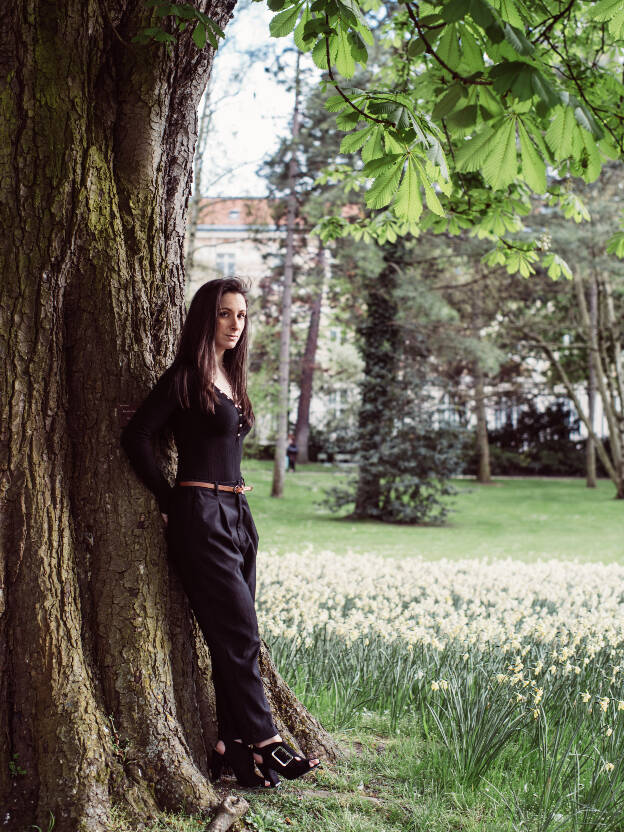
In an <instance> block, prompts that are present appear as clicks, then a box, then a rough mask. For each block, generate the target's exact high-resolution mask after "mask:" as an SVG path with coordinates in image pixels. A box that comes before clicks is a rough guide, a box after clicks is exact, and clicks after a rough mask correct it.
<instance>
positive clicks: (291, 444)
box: [286, 433, 298, 474]
mask: <svg viewBox="0 0 624 832" xmlns="http://www.w3.org/2000/svg"><path fill="white" fill-rule="evenodd" d="M297 453H298V451H297V446H296V444H295V437H294V436H293V435H292V433H291V434H290V436H289V437H288V447H287V448H286V459H287V460H288V468H287V469H286V470H287V471H292V472H293V474H294V473H295V463H296V462H297Z"/></svg>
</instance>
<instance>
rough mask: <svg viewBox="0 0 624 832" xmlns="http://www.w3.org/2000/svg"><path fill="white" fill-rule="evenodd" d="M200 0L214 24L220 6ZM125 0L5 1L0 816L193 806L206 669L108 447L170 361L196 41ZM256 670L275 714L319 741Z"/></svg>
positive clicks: (105, 820) (121, 464) (0, 138)
mask: <svg viewBox="0 0 624 832" xmlns="http://www.w3.org/2000/svg"><path fill="white" fill-rule="evenodd" d="M198 6H199V7H200V8H201V9H202V10H204V11H208V12H209V13H210V14H211V15H212V16H213V17H214V19H215V20H216V21H217V22H218V23H220V24H221V25H224V24H225V23H227V20H228V18H229V17H230V16H231V11H232V8H233V2H232V0H214V2H213V3H212V5H210V4H208V3H206V2H201V3H198ZM149 14H150V11H149V10H147V11H146V9H145V6H144V5H143V3H142V2H139V0H116V2H109V1H108V0H91V2H90V3H88V4H85V3H84V2H81V1H80V0H64V2H59V3H55V4H53V3H50V2H43V0H16V2H15V3H12V4H9V6H8V7H7V8H6V9H5V13H4V19H3V28H2V34H1V35H0V37H1V38H2V45H1V48H0V56H2V57H1V58H0V60H1V63H0V101H1V107H2V112H3V119H2V121H1V123H0V177H1V181H2V187H1V191H0V224H1V227H2V229H3V234H2V239H1V240H0V273H1V274H2V276H3V279H2V282H1V284H0V344H1V347H2V352H1V355H2V358H3V361H2V368H1V371H0V372H1V374H2V375H1V378H2V384H1V388H2V389H1V390H0V407H1V409H2V413H1V417H2V418H1V425H2V427H1V431H2V433H1V434H0V477H1V479H0V535H1V537H0V737H1V740H0V807H1V810H2V816H1V823H2V827H3V829H7V830H20V832H21V830H23V829H25V828H30V824H38V825H39V826H40V827H41V828H43V829H47V828H48V823H49V820H50V813H52V815H53V816H54V819H55V826H54V828H55V830H57V831H58V832H70V831H71V832H81V831H83V830H88V831H89V832H100V830H102V832H103V830H106V829H107V828H109V811H110V808H111V805H112V804H113V803H119V804H121V805H123V806H124V807H125V808H126V809H127V810H129V812H130V814H131V815H132V816H133V817H134V818H136V819H137V820H146V819H147V818H149V817H151V816H153V815H154V814H155V813H156V812H157V811H158V809H160V808H167V809H186V810H188V811H201V810H207V809H210V808H211V807H213V806H215V805H216V803H217V799H216V797H215V793H214V791H213V789H212V788H211V786H210V783H209V782H208V780H207V777H206V774H207V761H206V757H207V749H208V748H209V747H210V745H211V743H212V741H213V739H214V734H215V731H214V709H213V703H212V690H211V683H210V669H209V668H210V663H209V657H208V654H207V651H206V648H205V645H204V643H203V641H202V640H201V638H200V637H199V631H198V629H197V626H196V624H195V623H194V621H193V619H192V617H191V615H190V613H189V609H188V605H187V604H186V601H185V597H184V595H183V592H182V590H181V588H180V586H179V584H178V583H177V581H176V579H175V576H174V575H173V574H170V572H169V568H168V566H167V561H166V557H165V546H164V536H163V529H162V521H161V518H160V515H159V513H158V510H157V507H156V504H155V502H154V501H153V499H152V497H151V495H149V494H147V493H146V492H145V490H144V489H143V487H142V486H141V485H140V484H139V483H138V481H137V480H136V478H135V477H134V475H133V474H132V473H131V471H130V468H129V466H128V465H127V463H126V460H125V457H124V455H123V452H122V451H121V449H120V447H119V433H120V429H121V422H120V420H119V418H118V413H119V408H118V405H119V404H120V403H136V402H137V401H139V400H140V399H141V398H142V397H143V396H144V395H145V394H146V392H147V390H148V388H149V387H150V385H151V384H152V383H153V382H154V380H155V378H156V376H157V374H158V373H160V372H161V371H162V370H163V369H164V367H165V366H166V365H167V363H168V362H169V360H170V359H171V357H172V349H173V347H174V343H175V341H176V338H177V335H178V333H179V329H180V325H181V321H182V317H183V313H184V274H183V269H182V257H183V240H184V228H185V220H186V204H187V200H188V194H189V190H190V179H191V170H192V157H193V147H194V144H195V140H196V133H197V124H196V107H197V105H198V102H199V99H200V96H201V93H202V90H203V88H204V86H205V84H206V80H207V77H208V73H209V71H210V66H211V61H212V53H211V51H210V50H209V49H208V50H205V51H203V52H197V50H196V49H195V47H194V45H193V43H192V41H191V40H190V36H189V34H188V33H185V34H184V35H183V36H181V37H180V39H179V40H178V41H177V42H176V44H175V45H174V46H173V48H172V50H171V53H170V54H168V53H167V51H166V50H165V48H164V46H162V45H158V46H156V45H151V46H144V47H143V46H137V45H133V44H131V43H130V40H131V38H132V36H133V35H134V34H135V32H136V31H137V29H138V28H140V26H143V25H147V24H148V20H149ZM262 667H263V670H264V674H265V679H266V682H267V686H268V687H269V688H270V694H271V697H272V701H273V702H274V703H276V706H277V712H276V717H277V719H278V725H279V727H280V730H281V729H282V728H283V729H284V731H285V733H286V735H287V736H288V735H291V736H292V737H293V738H294V739H295V740H296V741H298V742H299V743H300V745H301V746H302V747H304V748H308V749H310V750H311V747H312V746H314V748H315V750H318V751H319V752H320V753H321V755H322V754H323V751H325V753H326V754H328V755H331V754H332V753H333V752H334V747H333V745H332V742H331V740H330V738H329V737H328V736H327V735H326V734H325V733H324V732H323V731H322V729H320V727H319V726H317V725H316V723H315V721H314V720H313V719H312V718H311V717H310V716H309V715H308V714H307V713H306V712H305V711H304V710H303V709H302V708H301V707H299V708H297V707H295V706H293V704H292V702H291V698H292V695H291V694H290V692H289V691H288V689H287V688H286V686H285V685H283V683H282V682H281V681H280V680H279V678H278V677H275V676H274V675H273V669H272V668H271V663H270V659H269V657H268V656H267V655H266V651H265V652H264V655H263V658H262Z"/></svg>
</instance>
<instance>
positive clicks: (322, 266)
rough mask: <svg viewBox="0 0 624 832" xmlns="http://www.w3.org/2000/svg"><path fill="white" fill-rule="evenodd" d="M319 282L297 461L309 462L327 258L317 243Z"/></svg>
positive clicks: (305, 362) (302, 388)
mask: <svg viewBox="0 0 624 832" xmlns="http://www.w3.org/2000/svg"><path fill="white" fill-rule="evenodd" d="M316 265H317V271H318V281H317V284H316V286H315V294H314V297H313V300H312V308H311V310H310V323H309V324H308V335H307V338H306V345H305V350H304V352H303V359H302V362H301V376H300V379H299V402H298V404H297V424H296V426H295V444H296V446H297V449H298V454H297V462H301V463H305V462H309V460H310V454H309V448H308V445H309V440H310V404H311V403H312V385H313V382H314V371H315V369H316V366H315V365H316V349H317V347H318V336H319V327H320V323H321V306H322V304H323V290H324V286H325V276H326V273H327V269H328V258H327V251H326V249H325V246H324V245H323V244H322V243H321V244H319V251H318V257H317V263H316Z"/></svg>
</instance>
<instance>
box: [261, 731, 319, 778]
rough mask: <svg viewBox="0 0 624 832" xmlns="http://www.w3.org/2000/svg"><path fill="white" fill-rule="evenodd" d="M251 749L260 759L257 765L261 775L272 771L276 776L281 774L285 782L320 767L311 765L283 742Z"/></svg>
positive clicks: (305, 758) (314, 764)
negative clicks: (276, 773)
mask: <svg viewBox="0 0 624 832" xmlns="http://www.w3.org/2000/svg"><path fill="white" fill-rule="evenodd" d="M252 747H253V751H254V754H258V756H260V757H262V762H261V763H257V765H258V768H259V769H260V771H261V772H262V773H263V774H265V772H266V771H268V770H269V769H273V770H274V771H276V772H278V774H283V775H284V777H285V778H286V779H287V780H294V779H295V778H297V777H301V776H302V775H303V774H307V773H308V772H309V771H312V769H315V768H318V767H319V766H320V763H312V762H311V761H310V759H309V758H308V757H301V756H300V755H299V754H297V752H296V751H295V750H294V748H291V747H290V746H289V745H287V744H286V743H285V742H284V741H283V740H282V742H272V743H270V744H269V745H263V746H262V747H261V748H258V746H257V745H254V746H252ZM297 758H298V759H297Z"/></svg>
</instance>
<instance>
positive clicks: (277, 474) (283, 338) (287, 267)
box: [271, 52, 301, 497]
mask: <svg viewBox="0 0 624 832" xmlns="http://www.w3.org/2000/svg"><path fill="white" fill-rule="evenodd" d="M300 60H301V53H300V52H297V63H296V67H295V105H294V108H293V120H292V149H291V153H290V161H289V162H288V200H287V204H288V208H287V213H286V217H287V219H286V258H285V261H284V282H283V284H282V328H281V333H280V354H279V393H278V405H277V437H276V441H275V459H274V464H273V485H272V487H271V497H281V496H282V495H283V494H284V467H285V464H286V445H287V439H288V405H289V395H288V394H289V382H290V322H291V317H292V284H293V261H294V256H295V220H296V216H297V193H296V191H295V182H296V178H297V156H296V152H295V147H296V143H297V139H298V137H299V97H300V94H301V85H300V78H299V64H300Z"/></svg>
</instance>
